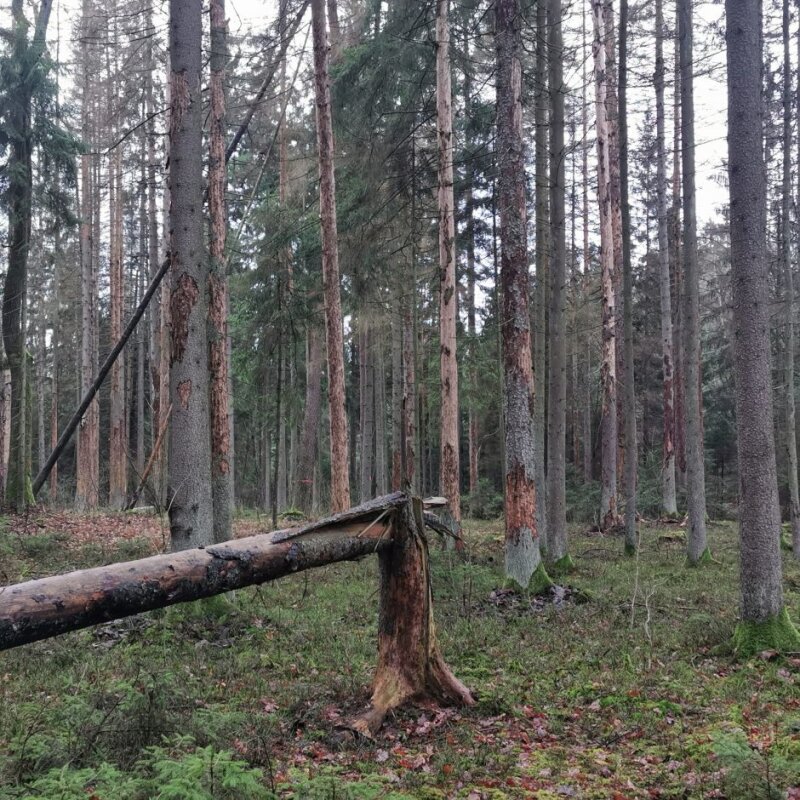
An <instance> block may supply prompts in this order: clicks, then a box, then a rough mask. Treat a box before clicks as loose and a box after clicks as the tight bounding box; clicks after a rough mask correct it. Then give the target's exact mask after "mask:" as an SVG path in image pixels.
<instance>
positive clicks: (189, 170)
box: [169, 0, 214, 550]
mask: <svg viewBox="0 0 800 800" xmlns="http://www.w3.org/2000/svg"><path fill="white" fill-rule="evenodd" d="M169 8H170V26H169V32H170V37H169V50H170V128H169V192H170V206H169V258H170V272H171V286H170V310H171V329H170V339H171V341H170V400H171V402H172V418H171V423H170V440H169V484H170V491H169V497H170V502H169V518H170V532H171V535H172V547H173V549H174V550H183V549H186V548H188V547H197V546H200V545H208V544H210V543H211V542H212V541H213V534H214V530H213V529H214V520H213V504H212V489H211V437H210V434H209V380H208V339H207V335H206V330H207V328H206V325H207V318H208V303H207V297H206V287H207V286H208V280H209V275H208V267H207V265H206V263H205V254H204V248H203V219H202V208H203V188H202V178H203V162H202V126H201V110H202V108H201V105H202V104H201V94H200V90H201V84H200V72H201V33H202V7H201V3H200V0H170V5H169Z"/></svg>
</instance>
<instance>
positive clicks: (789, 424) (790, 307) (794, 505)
mask: <svg viewBox="0 0 800 800" xmlns="http://www.w3.org/2000/svg"><path fill="white" fill-rule="evenodd" d="M789 38H790V32H789V0H783V187H782V195H781V223H782V224H781V233H782V239H783V241H782V248H781V249H782V254H783V269H784V275H785V284H784V294H785V298H784V306H785V308H784V312H785V317H786V319H785V323H786V344H785V351H784V352H785V359H786V363H785V365H784V368H785V372H786V449H787V453H786V455H787V459H786V461H787V464H786V467H787V470H788V472H789V516H790V520H791V525H792V552H793V554H794V557H795V558H800V489H799V488H798V479H797V424H796V421H795V397H794V280H793V278H794V276H793V275H792V226H791V205H792V64H791V59H790V57H789Z"/></svg>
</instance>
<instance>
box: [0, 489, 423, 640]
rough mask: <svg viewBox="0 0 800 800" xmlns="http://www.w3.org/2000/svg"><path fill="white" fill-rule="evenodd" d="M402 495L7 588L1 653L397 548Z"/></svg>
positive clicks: (0, 625) (1, 621) (0, 631)
mask: <svg viewBox="0 0 800 800" xmlns="http://www.w3.org/2000/svg"><path fill="white" fill-rule="evenodd" d="M407 503H408V498H407V497H406V495H404V494H402V493H397V494H394V495H389V496H387V497H382V498H380V499H379V500H377V501H374V502H373V503H369V504H366V505H362V506H359V507H356V508H353V509H349V510H347V511H346V512H345V513H342V514H338V515H335V516H333V517H330V518H328V519H324V520H320V521H319V522H314V523H311V524H309V525H305V526H304V527H301V528H294V529H291V528H290V529H287V530H282V531H275V532H274V533H268V534H257V535H255V536H248V537H247V538H244V539H236V540H233V541H229V542H222V543H219V544H215V545H209V546H208V547H205V548H193V549H190V550H184V551H182V552H179V553H164V554H162V555H156V556H151V557H150V558H143V559H140V560H138V561H127V562H122V563H118V564H110V565H107V566H102V567H95V568H94V569H85V570H79V571H77V572H69V573H66V574H64V575H54V576H52V577H50V578H40V579H39V580H34V581H28V582H26V583H19V584H16V585H13V586H6V587H4V588H3V598H4V602H3V605H2V608H0V650H6V649H9V648H11V647H18V646H19V645H23V644H28V643H30V642H35V641H38V640H41V639H47V638H50V637H52V636H57V635H59V634H62V633H66V632H67V631H73V630H80V629H81V628H86V627H89V626H90V625H96V624H98V623H102V622H107V621H109V620H112V619H120V618H122V617H127V616H131V615H132V614H140V613H142V612H143V611H150V610H152V609H155V608H165V607H167V606H171V605H175V604H176V603H185V602H187V601H190V600H197V599H199V598H201V597H211V596H213V595H216V594H222V593H223V592H227V591H230V590H232V589H240V588H243V587H245V586H252V585H254V584H260V583H264V582H266V581H270V580H275V579H276V578H280V577H283V576H284V575H290V574H292V573H294V572H298V571H300V570H304V569H309V568H311V567H317V566H321V565H324V564H330V563H333V562H335V561H348V560H352V559H355V558H360V557H362V556H366V555H369V554H370V553H374V552H375V551H376V550H377V551H380V550H381V549H382V548H384V547H387V548H388V547H392V538H391V535H390V534H391V530H392V527H393V523H394V519H393V514H392V512H393V511H395V509H399V508H402V506H403V505H405V504H407Z"/></svg>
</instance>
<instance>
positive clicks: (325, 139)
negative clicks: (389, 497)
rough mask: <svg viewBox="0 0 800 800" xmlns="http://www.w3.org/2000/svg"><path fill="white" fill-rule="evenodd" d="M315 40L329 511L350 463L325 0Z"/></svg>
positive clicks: (316, 18) (341, 497)
mask: <svg viewBox="0 0 800 800" xmlns="http://www.w3.org/2000/svg"><path fill="white" fill-rule="evenodd" d="M311 17H312V34H313V40H314V89H315V94H316V105H317V149H318V155H319V179H320V190H319V205H320V221H321V227H322V280H323V287H324V297H325V333H326V343H327V350H328V404H329V412H330V438H331V445H330V446H331V508H332V510H333V511H334V512H337V511H343V510H344V509H346V508H348V507H349V505H350V475H349V471H348V469H347V466H348V464H349V463H350V458H349V455H348V452H347V451H348V441H347V412H346V409H345V388H344V343H343V338H342V303H341V297H340V294H339V252H338V235H337V232H336V183H335V176H334V165H333V123H332V120H331V95H330V85H329V78H328V46H327V37H326V35H325V0H311Z"/></svg>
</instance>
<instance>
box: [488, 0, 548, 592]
mask: <svg viewBox="0 0 800 800" xmlns="http://www.w3.org/2000/svg"><path fill="white" fill-rule="evenodd" d="M521 22H522V19H521V15H520V8H519V2H518V0H496V3H495V46H496V51H497V151H496V152H497V170H498V185H497V189H498V191H497V197H498V210H499V212H500V247H501V251H500V257H501V283H502V317H501V319H502V330H503V376H504V384H503V402H504V412H505V413H504V416H505V454H506V455H505V573H506V577H507V579H508V580H509V581H511V582H513V583H515V584H517V585H519V586H520V587H522V588H527V587H528V586H529V585H530V584H531V580H532V579H533V578H534V576H536V577H535V581H536V582H537V583H536V584H535V585H534V587H533V588H534V590H538V589H539V588H541V582H542V579H543V577H544V576H546V573H545V572H544V567H543V565H542V563H541V554H540V552H539V533H538V530H537V528H536V481H535V471H534V470H535V455H536V454H535V452H534V439H533V417H532V415H533V400H534V383H533V374H532V362H531V334H530V324H531V323H530V314H529V311H528V267H527V234H526V225H525V222H526V213H525V151H524V144H523V139H522V104H521V93H522V67H521V63H520V56H521V49H522V41H521V40H522V36H521Z"/></svg>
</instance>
